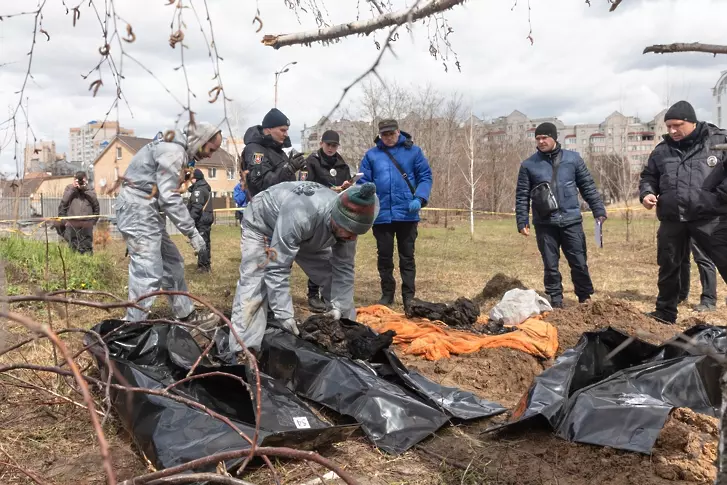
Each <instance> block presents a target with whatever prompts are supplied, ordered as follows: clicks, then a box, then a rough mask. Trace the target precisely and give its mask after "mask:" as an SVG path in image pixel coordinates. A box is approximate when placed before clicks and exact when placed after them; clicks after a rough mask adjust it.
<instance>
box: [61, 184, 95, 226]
mask: <svg viewBox="0 0 727 485" xmlns="http://www.w3.org/2000/svg"><path fill="white" fill-rule="evenodd" d="M99 214H100V208H99V204H98V197H96V192H94V190H93V189H92V188H90V187H89V188H87V189H85V190H83V189H80V188H77V187H74V186H73V184H68V185H67V186H66V189H65V190H64V191H63V198H62V199H61V203H60V205H59V206H58V217H66V216H68V217H77V216H90V215H95V216H97V215H99ZM96 222H98V218H97V217H94V218H89V219H71V220H68V221H62V223H61V225H62V226H69V227H93V225H94V224H96Z"/></svg>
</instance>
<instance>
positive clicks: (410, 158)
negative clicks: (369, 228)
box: [360, 119, 432, 310]
mask: <svg viewBox="0 0 727 485" xmlns="http://www.w3.org/2000/svg"><path fill="white" fill-rule="evenodd" d="M374 143H375V146H374V147H373V148H371V149H370V150H369V151H367V152H366V154H365V155H364V157H363V160H362V161H361V168H360V171H361V172H362V173H363V174H364V175H363V177H362V178H361V183H365V182H373V183H374V184H376V194H377V195H378V196H379V199H380V200H381V212H380V213H379V217H377V218H376V222H375V223H374V228H373V233H374V237H375V238H376V249H377V252H378V269H379V277H380V278H381V299H380V300H379V304H381V305H391V304H392V303H393V302H394V293H395V291H396V281H395V280H394V238H396V242H397V247H398V249H399V271H400V273H401V296H402V300H403V303H404V308H405V310H408V308H409V304H410V302H411V300H412V299H413V298H414V296H415V292H416V287H415V280H416V263H415V261H414V246H415V243H416V238H417V226H418V223H419V211H420V210H421V208H422V207H424V206H425V205H427V201H428V200H429V193H430V192H431V190H432V170H431V168H430V167H429V161H428V160H427V157H425V156H424V152H422V149H421V148H419V147H418V146H416V145H414V142H413V141H412V138H411V135H409V134H408V133H405V132H403V131H401V130H399V123H398V122H397V121H396V120H391V119H390V120H382V121H381V122H380V123H379V135H378V136H377V137H376V138H375V139H374Z"/></svg>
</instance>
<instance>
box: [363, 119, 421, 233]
mask: <svg viewBox="0 0 727 485" xmlns="http://www.w3.org/2000/svg"><path fill="white" fill-rule="evenodd" d="M374 142H375V144H376V146H375V147H373V148H371V149H370V150H369V151H367V152H366V155H364V157H363V160H361V167H360V168H359V171H360V172H361V173H363V174H364V175H363V177H361V180H359V183H366V182H373V183H374V184H375V185H376V195H378V197H379V203H380V204H381V207H380V210H379V217H377V218H376V220H375V221H374V224H389V223H391V222H417V221H419V211H416V212H409V203H410V202H411V201H412V199H413V198H414V197H419V198H420V199H421V200H422V207H424V206H425V205H426V204H427V202H428V201H429V193H430V192H431V190H432V169H431V168H430V167H429V161H427V157H425V156H424V153H423V152H422V149H421V148H419V147H418V146H416V145H414V143H413V142H412V140H411V135H409V134H408V133H404V132H403V131H402V132H401V135H400V136H399V141H398V142H396V145H395V146H393V147H391V148H388V150H389V153H391V154H392V155H393V156H394V158H395V159H396V161H397V162H398V163H399V165H400V166H401V168H402V169H403V170H404V171H405V172H406V174H407V177H408V178H409V181H410V182H411V184H412V185H413V186H414V188H415V189H416V192H415V194H414V195H412V193H411V190H410V189H409V186H408V185H407V183H406V181H405V180H404V177H402V176H401V173H400V172H399V170H397V168H396V167H395V166H394V163H393V162H392V161H391V159H390V158H389V157H388V155H386V152H384V150H383V149H384V147H385V145H384V143H383V142H382V141H381V139H380V138H379V137H376V139H375V140H374Z"/></svg>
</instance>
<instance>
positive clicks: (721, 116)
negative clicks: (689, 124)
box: [712, 71, 727, 128]
mask: <svg viewBox="0 0 727 485" xmlns="http://www.w3.org/2000/svg"><path fill="white" fill-rule="evenodd" d="M712 100H713V102H714V112H713V113H712V116H713V117H714V118H713V123H714V124H715V125H717V126H719V127H720V128H724V127H725V126H727V71H722V72H721V73H720V75H719V79H717V84H715V85H714V88H712Z"/></svg>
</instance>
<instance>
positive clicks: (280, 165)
mask: <svg viewBox="0 0 727 485" xmlns="http://www.w3.org/2000/svg"><path fill="white" fill-rule="evenodd" d="M244 141H245V148H244V149H243V150H242V170H249V171H250V172H249V173H248V174H247V190H248V191H249V192H250V197H255V195H257V194H259V193H260V192H262V191H263V190H265V189H267V188H269V187H272V186H273V185H275V184H279V183H280V182H293V181H295V179H296V177H295V170H294V169H293V167H291V166H290V163H288V162H290V159H289V158H288V155H287V154H286V153H285V152H284V151H283V148H289V147H290V146H291V145H290V139H289V138H286V139H285V143H278V142H276V141H275V140H273V137H271V136H270V135H263V129H262V126H259V125H258V126H251V127H250V128H248V130H247V132H245V137H244Z"/></svg>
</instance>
